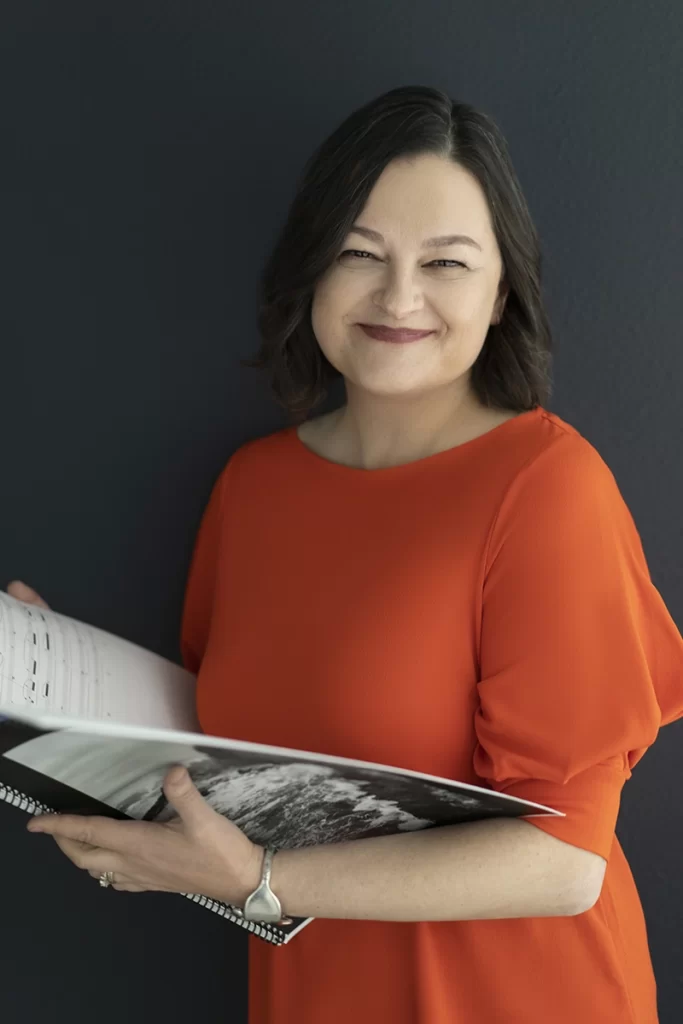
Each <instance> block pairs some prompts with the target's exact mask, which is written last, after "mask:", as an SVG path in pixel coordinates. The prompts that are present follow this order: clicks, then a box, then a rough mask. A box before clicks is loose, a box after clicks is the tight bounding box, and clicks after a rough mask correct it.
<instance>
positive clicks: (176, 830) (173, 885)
mask: <svg viewBox="0 0 683 1024" xmlns="http://www.w3.org/2000/svg"><path fill="white" fill-rule="evenodd" d="M164 793H165V794H166V797H167V799H168V801H169V803H170V804H171V805H172V806H173V807H174V809H175V810H176V811H177V812H178V817H177V818H175V819H174V820H173V821H169V822H163V823H162V822H153V821H119V820H116V819H112V818H104V817H83V816H81V815H75V814H40V815H37V816H36V817H34V818H31V820H30V822H29V823H28V825H27V828H28V830H29V831H30V832H45V833H47V834H48V835H51V836H52V837H53V838H54V840H55V842H56V843H57V845H58V846H59V848H60V849H61V850H62V851H63V852H64V853H65V854H66V855H67V857H68V858H69V859H70V860H72V861H73V863H74V864H75V865H76V867H77V868H81V869H82V870H84V871H87V872H88V873H89V874H90V875H92V877H93V878H99V877H100V875H102V874H104V873H105V872H106V871H111V872H112V873H113V881H112V883H111V884H112V886H113V888H114V889H120V890H123V891H126V892H145V891H148V890H155V891H159V892H182V893H193V894H194V893H196V894H201V895H203V896H209V897H211V898H212V899H217V900H222V901H223V902H224V903H232V904H233V905H235V906H239V907H243V906H244V902H245V900H246V898H247V896H249V894H250V893H251V892H253V890H254V889H256V888H257V886H258V884H259V882H260V880H261V865H262V860H263V853H264V849H263V847H261V846H257V845H256V844H255V843H252V842H251V840H250V839H248V838H247V836H246V835H245V834H244V832H242V831H241V829H239V828H238V827H237V825H235V824H233V822H231V821H229V820H228V819H227V818H224V817H223V815H221V814H218V812H217V811H214V810H213V808H212V807H210V806H209V804H208V803H207V802H206V800H205V799H204V797H203V796H202V795H201V793H200V792H199V790H198V789H197V788H196V786H195V785H194V783H193V782H192V779H191V778H190V776H189V774H188V773H187V771H186V770H185V769H184V768H183V767H182V766H175V767H174V768H172V769H171V770H170V771H169V772H168V774H167V775H166V778H165V780H164Z"/></svg>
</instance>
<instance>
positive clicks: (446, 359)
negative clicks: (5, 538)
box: [13, 87, 683, 1024]
mask: <svg viewBox="0 0 683 1024" xmlns="http://www.w3.org/2000/svg"><path fill="white" fill-rule="evenodd" d="M444 236H446V237H444ZM259 326H260V329H261V334H262V338H263V345H262V349H261V352H260V353H259V355H258V357H257V358H256V359H255V360H253V361H251V362H248V363H247V365H250V366H255V367H259V368H264V369H266V370H267V371H268V374H269V378H270V382H271V386H272V389H273V392H274V394H275V397H276V400H277V401H278V402H279V403H280V404H281V405H282V406H283V408H285V409H286V410H287V412H288V414H289V415H290V417H291V419H292V423H291V424H290V425H289V426H288V427H286V428H284V429H283V430H279V431H276V432H274V433H272V434H270V435H268V436H266V437H263V438H258V439H256V440H252V441H249V442H247V443H246V444H244V445H242V446H241V447H240V448H239V449H238V450H237V451H236V452H235V453H234V455H233V456H232V457H231V458H230V459H229V461H228V463H227V465H226V466H225V468H224V470H223V471H222V473H221V474H220V476H219V478H218V480H217V481H216V483H215V486H214V488H213V491H212V494H211V496H210V499H209V502H208V505H207V508H206V510H205V513H204V517H203V520H202V523H201V526H200V530H199V533H198V537H197V541H196V547H195V551H194V556H193V560H192V565H191V569H190V573H189V577H188V583H187V592H186V598H185V607H184V612H183V623H182V637H181V645H182V655H183V661H184V664H185V665H186V667H188V668H189V669H191V670H192V671H194V672H197V673H198V688H197V706H198V713H199V716H200V720H201V723H202V727H203V729H204V730H205V731H206V732H209V733H214V734H218V735H225V736H231V737H238V738H242V739H247V740H251V741H257V742H261V743H271V744H275V745H278V746H286V747H298V748H303V749H308V750H314V751H321V752H326V753H329V754H335V755H341V756H347V757H353V758H360V759H363V760H370V761H379V762H382V763H388V764H395V765H398V766H401V767H405V768H409V769H414V770H418V771H422V772H426V773H428V774H432V775H437V776H447V777H453V778H457V779H460V780H463V781H466V782H471V783H473V784H479V785H482V784H484V785H489V786H490V787H492V788H494V789H497V790H500V791H503V792H505V793H509V794H511V795H513V796H518V797H523V798H528V799H530V800H533V801H536V802H538V803H542V804H544V805H546V806H551V807H554V808H556V809H558V810H560V811H563V812H564V815H565V816H564V817H561V818H553V817H537V818H533V817H532V818H527V819H496V820H487V821H479V822H472V823H468V824H464V825H459V826H455V827H454V828H449V829H445V828H443V829H438V830H428V831H426V832H418V833H411V834H409V835H400V836H389V837H386V836H385V837H381V838H372V839H365V840H358V841H356V842H350V843H343V844H333V845H320V846H315V847H312V848H309V849H304V850H282V851H280V852H278V853H277V854H276V856H275V858H274V860H273V865H272V876H271V882H270V884H271V887H272V890H273V892H274V893H275V894H276V896H277V897H278V898H279V900H280V903H281V906H282V909H283V912H284V913H285V914H289V915H292V916H309V915H311V916H314V917H315V918H317V920H316V921H315V922H314V923H313V924H311V925H310V926H309V927H308V928H306V929H304V930H303V931H302V932H301V933H300V934H299V935H297V937H296V938H295V939H294V940H293V941H292V942H291V943H290V944H288V945H287V946H285V947H279V948H276V947H271V946H270V945H268V944H267V943H265V942H263V941H262V940H260V939H257V938H254V937H250V940H249V941H250V943H251V945H250V968H249V970H250V978H249V1020H250V1024H294V1022H297V1024H342V1022H343V1024H348V1021H349V1020H354V1021H356V1022H358V1024H360V1022H366V1021H367V1022H370V1021H372V1022H373V1024H374V1022H376V1021H378V1020H381V1021H391V1022H392V1024H455V1022H458V1024H460V1022H462V1024H505V1022H509V1024H513V1022H514V1024H518V1022H520V1021H524V1022H525V1024H548V1022H550V1021H552V1022H553V1024H576V1022H577V1021H583V1022H585V1024H588V1022H596V1024H597V1022H600V1024H612V1022H613V1024H617V1022H619V1024H626V1022H633V1024H636V1022H637V1024H654V1022H655V1021H657V1008H656V986H655V980H654V976H653V971H652V965H651V961H650V956H649V951H648V944H647V935H646V927H645V921H644V918H643V913H642V908H641V904H640V901H639V898H638V893H637V891H636V887H635V884H634V880H633V877H632V875H631V872H630V870H629V866H628V863H627V861H626V859H625V857H624V854H623V851H622V849H621V846H620V844H619V841H618V839H617V837H616V835H615V823H616V819H617V814H618V810H619V802H620V794H621V789H622V787H623V784H624V783H625V782H626V780H627V779H628V778H629V777H630V775H631V770H632V768H633V767H634V765H635V764H636V763H637V761H639V760H640V758H641V757H642V756H643V754H644V753H645V751H646V750H647V748H648V747H649V746H651V744H652V743H653V742H654V740H655V739H656V736H657V732H658V729H659V728H660V726H661V725H662V724H666V723H668V722H671V721H674V720H675V719H677V718H680V717H681V716H683V687H681V685H680V679H681V669H682V668H683V638H681V635H680V633H679V631H678V630H677V628H676V626H675V624H674V622H673V621H672V619H671V617H670V615H669V613H668V611H667V609H666V607H665V605H664V602H663V601H662V598H661V596H660V595H659V593H658V591H657V590H656V589H655V587H654V585H653V584H652V582H651V579H650V575H649V571H648V567H647V564H646V560H645V556H644V553H643V549H642V545H641V542H640V538H639V535H638V532H637V530H636V527H635V524H634V522H633V519H632V517H631V514H630V512H629V510H628V509H627V507H626V505H625V503H624V501H623V498H622V497H621V494H620V491H619V489H618V487H617V484H616V481H615V479H614V477H613V475H612V473H611V472H610V470H609V469H608V467H607V466H606V464H605V463H604V462H603V460H602V459H601V457H600V456H599V454H598V453H597V451H596V450H595V449H594V448H593V447H592V446H591V444H590V443H589V442H588V441H587V440H585V439H584V438H583V437H582V436H581V435H580V434H579V433H578V431H577V430H575V429H574V428H573V427H571V426H570V425H569V424H567V423H566V422H564V421H563V420H561V419H560V418H559V417H557V416H556V415H554V414H553V413H550V412H549V411H547V410H546V409H545V408H544V404H545V403H546V402H547V400H548V398H549V395H550V389H551V385H550V376H549V366H550V347H551V342H550V331H549V326H548V321H547V318H546V314H545V312H544V309H543V305H542V301H541V296H540V255H539V245H538V239H537V235H536V232H535V230H534V227H533V225H532V222H531V218H530V215H529V211H528V209H527V206H526V204H525V201H524V199H523V196H522V191H521V188H520V185H519V182H518V180H517V178H516V175H515V173H514V170H513V168H512V165H511V162H510V158H509V156H508V153H507V150H506V146H505V142H504V140H503V138H502V136H501V133H500V131H499V130H498V128H497V127H496V125H495V124H494V123H493V122H492V120H491V119H490V118H489V117H487V116H485V115H484V114H482V113H479V112H478V111H476V110H474V109H473V108H472V107H470V106H468V105H466V104H460V103H453V102H452V101H451V99H450V98H449V97H448V96H447V95H445V94H443V93H441V92H439V91H437V90H435V89H430V88H423V87H407V88H400V89H395V90H392V91H390V92H389V93H387V94H386V95H384V96H380V97H379V98H378V99H377V100H375V101H374V102H371V103H369V104H367V105H366V106H364V107H363V108H361V109H360V110H358V111H356V112H355V113H353V114H352V115H351V116H350V117H349V118H348V119H347V120H346V121H344V122H343V124H342V125H341V126H340V127H339V128H338V129H337V130H336V131H335V132H334V133H333V134H332V135H331V136H330V138H328V139H327V140H326V141H325V142H324V143H323V144H322V146H321V147H320V148H319V150H318V151H317V152H316V153H315V154H314V155H313V157H312V158H311V160H310V161H309V163H308V164H307V166H306V169H305V173H304V175H303V177H302V180H301V182H300V183H299V186H298V191H297V194H296V196H295V198H294V201H293V204H292V207H291V209H290V212H289V216H288V218H287V221H286V223H285V225H284V228H283V230H282V232H281V235H280V238H279V240H278V242H277V244H276V246H275V248H274V251H273V253H272V255H271V258H270V261H269V263H268V265H267V267H266V270H265V274H264V278H263V289H262V307H261V313H260V318H259ZM412 330H415V331H417V332H419V336H415V337H413V339H412V340H407V339H408V335H407V334H406V333H405V332H407V331H412ZM396 331H399V332H401V333H399V334H396V333H392V332H396ZM335 379H341V380H343V385H344V388H345V392H346V401H345V403H344V404H343V405H341V406H340V407H339V408H337V409H335V410H334V411H332V412H330V413H327V414H325V415H319V416H315V417H313V418H308V417H309V414H310V412H311V411H312V409H314V408H315V406H316V405H317V404H318V403H319V402H320V401H321V399H323V398H324V397H325V395H326V394H327V391H326V385H327V384H328V383H331V382H332V381H333V380H335ZM13 587H14V596H17V597H23V598H24V599H37V600H40V599H39V598H37V595H35V592H29V591H22V590H21V587H20V586H19V585H17V586H15V585H13ZM171 792H172V793H173V791H172V790H171ZM188 799H190V798H189V797H188ZM198 799H200V798H198ZM177 804H182V800H181V799H180V798H178V799H177ZM195 809H196V811H197V814H199V813H200V811H201V810H202V809H201V808H200V807H199V804H196V807H195ZM181 816H182V815H181ZM201 820H202V822H203V821H204V819H201ZM208 820H209V819H208V818H207V819H206V821H207V822H208ZM128 824H130V823H128ZM120 825H121V823H115V825H114V827H115V828H116V829H118V828H119V827H120ZM141 825H142V823H137V822H136V823H133V828H138V827H139V826H141ZM148 827H149V828H157V829H158V828H161V827H162V826H158V825H154V824H152V825H149V826H148ZM51 829H52V831H53V834H55V836H56V838H57V839H58V841H59V842H60V845H61V846H62V848H63V849H64V850H65V852H66V853H67V854H68V855H70V856H72V859H74V860H75V861H76V863H78V864H79V866H81V867H85V868H86V869H90V871H91V873H92V874H94V875H97V874H98V872H99V871H101V870H102V868H103V867H105V866H107V865H111V866H112V870H114V879H115V882H116V881H118V883H119V887H121V888H126V887H128V888H132V889H133V890H135V889H138V890H139V889H142V888H149V887H154V886H153V885H152V881H153V880H152V876H151V868H150V869H149V874H148V875H145V874H144V872H143V871H142V869H139V870H138V869H135V870H134V869H133V867H130V866H127V865H128V862H127V861H125V860H122V859H119V860H115V859H114V855H113V853H112V851H111V850H109V851H107V850H105V849H98V850H97V851H96V854H97V858H99V859H97V858H96V857H95V854H94V853H92V854H89V855H88V856H85V855H81V856H80V858H79V857H78V856H77V855H76V852H75V851H76V847H75V846H74V845H73V842H74V840H73V839H72V840H69V839H68V838H65V837H66V836H67V835H68V830H66V831H63V832H62V833H60V832H59V826H58V825H54V819H53V824H52V826H51ZM205 831H206V835H207V836H208V835H209V834H210V829H209V827H208V825H207V826H206V830H205ZM112 834H113V833H112ZM152 834H153V835H156V833H150V835H152ZM87 838H90V839H91V846H92V845H94V846H97V847H106V846H107V845H108V844H107V843H105V842H104V841H101V842H97V840H98V838H99V833H97V832H96V831H94V832H92V833H88V834H87ZM233 838H234V837H233ZM240 838H241V839H243V838H244V837H243V836H242V835H240ZM231 841H232V839H231V837H230V836H228V835H226V836H225V837H224V839H222V840H220V841H218V840H216V842H215V844H214V847H215V849H216V850H218V849H219V848H220V847H221V842H223V843H224V848H225V849H227V848H228V845H229V843H230V842H231ZM70 842H71V843H72V845H68V844H69V843H70ZM112 842H113V841H112ZM164 842H165V840H164V841H163V842H162V841H161V840H159V844H160V845H158V846H157V847H156V848H155V854H156V857H157V862H158V863H160V864H161V863H163V864H165V863H168V864H170V863H171V862H172V861H173V858H174V857H175V853H174V849H175V848H173V847H172V844H171V845H168V847H166V846H164ZM206 844H207V846H208V838H207V840H206ZM143 845H144V844H143ZM200 845H201V844H200ZM243 852H244V858H245V859H244V863H245V865H246V864H247V862H248V870H246V868H245V873H244V875H243V876H242V882H243V897H246V895H247V894H248V893H249V892H251V891H253V889H254V888H255V887H256V885H257V884H258V881H259V877H260V868H261V863H262V858H259V857H257V858H254V859H252V858H250V857H248V856H247V852H248V847H246V846H244V847H243ZM259 852H260V854H262V853H263V851H259ZM141 856H142V855H140V857H141ZM107 857H109V858H110V859H109V860H107ZM149 859H150V862H151V858H149ZM183 870H185V871H186V872H187V871H188V870H189V868H184V869H183ZM117 871H118V872H119V873H118V874H117ZM136 871H137V874H136ZM169 871H170V869H169ZM176 876H177V878H176V881H175V883H174V884H176V885H177V886H178V887H179V891H183V889H182V887H181V883H182V882H184V883H185V890H184V891H190V892H193V891H199V890H197V889H196V888H192V887H191V885H190V884H189V881H188V878H187V876H186V875H185V876H184V875H183V874H182V871H181V869H180V868H178V870H177V872H176ZM126 883H127V884H126ZM166 887H167V888H168V887H170V888H172V887H173V886H172V884H170V883H168V880H167V884H166ZM202 891H204V890H202Z"/></svg>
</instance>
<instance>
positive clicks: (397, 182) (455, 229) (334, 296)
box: [311, 154, 505, 395]
mask: <svg viewBox="0 0 683 1024" xmlns="http://www.w3.org/2000/svg"><path fill="white" fill-rule="evenodd" d="M356 224H357V225H359V226H360V227H362V228H366V229H369V230H372V231H373V232H378V234H379V235H381V238H380V237H373V238H368V237H367V236H362V235H361V234H358V233H356V231H354V230H351V231H350V232H349V234H348V235H347V237H346V239H345V240H344V243H343V245H342V246H341V248H340V250H339V252H338V254H337V258H336V260H335V262H334V263H333V265H332V266H331V267H330V268H329V269H328V271H327V272H326V274H325V275H324V277H323V278H322V280H321V281H319V282H318V285H317V287H316V290H315V294H314V297H313V304H312V313H311V323H312V327H313V331H314V333H315V336H316V338H317V340H318V343H319V345H320V347H321V349H322V351H323V352H324V353H325V355H326V357H327V358H328V359H329V361H330V363H332V365H333V366H335V367H336V368H337V369H338V370H339V371H340V372H341V373H342V374H343V375H344V377H345V378H346V385H347V389H348V388H349V387H354V386H355V387H356V388H360V389H362V390H364V391H369V392H373V393H376V394H378V395H380V394H383V395H400V394H403V393H408V392H410V393H419V392H423V391H424V392H430V391H433V390H434V389H435V388H439V387H443V386H444V385H448V386H450V388H451V390H452V386H453V385H454V384H455V386H456V387H457V386H458V382H459V383H460V385H462V386H463V387H464V389H465V390H468V389H467V387H465V385H467V383H468V381H469V373H468V371H469V369H470V367H471V366H472V364H473V363H474V362H475V361H476V359H477V356H478V355H479V352H480V351H481V348H482V346H483V344H484V341H485V339H486V334H487V331H488V328H489V325H490V324H491V323H495V322H497V320H498V319H499V318H500V315H501V314H502V307H503V304H504V301H505V293H504V291H502V290H501V294H500V295H499V284H500V280H501V274H502V270H503V266H502V260H501V255H500V251H499V249H498V244H497V242H496V238H495V235H494V232H493V226H492V224H491V218H490V214H489V210H488V205H487V203H486V199H485V197H484V193H483V192H482V190H481V188H480V186H479V183H478V182H477V180H476V178H474V177H473V176H472V175H471V174H470V173H469V172H468V171H466V170H465V169H464V168H463V167H460V166H459V165H457V164H454V163H453V162H452V161H450V160H444V159H443V158H441V157H438V156H434V155H431V154H430V155H422V156H419V157H414V158H411V159H401V160H397V161H394V162H393V163H391V164H389V165H388V166H387V167H386V168H385V169H384V171H383V172H382V174H381V176H380V177H379V179H378V180H377V182H376V183H375V186H374V188H373V190H372V192H371V194H370V196H369V198H368V201H367V203H366V205H365V207H364V209H363V211H362V213H361V214H360V215H359V216H358V217H357V218H356ZM455 234H457V235H464V236H469V238H471V239H472V240H473V242H475V243H476V245H472V244H470V243H468V242H467V241H465V240H461V241H457V242H453V243H451V244H447V245H444V244H440V245H434V244H430V245H429V246H427V247H424V245H423V243H424V242H425V240H426V239H430V238H433V237H435V236H443V235H455ZM359 323H366V324H380V325H382V326H386V327H408V328H413V329H417V330H431V331H433V332H434V333H433V334H430V335H428V336H427V337H425V338H422V339H420V340H418V341H413V342H410V343H408V344H394V345H392V344H387V343H386V342H383V341H375V340H374V339H372V338H370V337H369V336H368V335H367V334H365V333H364V331H363V330H361V328H360V327H359V326H358V324H359Z"/></svg>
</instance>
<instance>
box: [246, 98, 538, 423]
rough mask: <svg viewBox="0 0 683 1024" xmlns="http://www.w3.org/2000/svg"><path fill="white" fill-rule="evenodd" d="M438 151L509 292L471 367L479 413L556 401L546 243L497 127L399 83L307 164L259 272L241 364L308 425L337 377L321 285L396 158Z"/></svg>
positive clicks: (465, 109)
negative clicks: (251, 339)
mask: <svg viewBox="0 0 683 1024" xmlns="http://www.w3.org/2000/svg"><path fill="white" fill-rule="evenodd" d="M428 153H432V154H436V155H438V156H441V157H444V158H447V159H450V160H452V161H453V162H454V163H456V164H459V165H461V166H462V167H464V168H466V169H467V170H468V171H469V172H470V173H471V174H472V175H474V177H475V178H476V179H477V181H478V182H479V185H480V186H481V188H482V190H483V192H484V195H485V197H486V200H487V202H488V206H489V210H490V214H491V219H492V224H493V230H494V232H495V236H496V239H497V242H498V246H499V249H500V253H501V256H502V263H503V277H504V279H505V283H506V285H507V288H508V295H507V300H506V302H505V307H504V310H503V315H502V317H501V320H500V322H499V323H498V324H491V325H490V327H489V329H488V332H487V335H486V339H485V341H484V344H483V346H482V349H481V352H480V353H479V356H478V357H477V360H476V362H475V363H474V364H473V365H472V368H471V375H470V386H471V387H472V389H473V390H474V392H475V393H476V395H477V396H478V398H479V401H480V402H481V403H482V405H484V406H487V407H491V408H496V409H507V410H513V411H516V412H525V411H528V410H530V409H534V408H535V407H536V406H538V405H546V404H547V402H548V400H549V398H550V395H551V393H552V378H551V363H552V354H551V346H552V339H551V332H550V325H549V322H548V318H547V315H546V312H545V309H544V306H543V302H542V299H541V253H540V245H539V239H538V235H537V232H536V229H535V227H534V224H533V222H532V219H531V215H530V213H529V209H528V207H527V204H526V201H525V199H524V196H523V194H522V189H521V186H520V183H519V181H518V179H517V175H516V173H515V171H514V168H513V166H512V162H511V159H510V156H509V153H508V149H507V145H506V142H505V139H504V137H503V135H502V133H501V131H500V129H499V128H498V127H497V125H496V124H495V122H494V121H493V120H492V118H491V117H489V116H488V115H487V114H484V113H481V112H480V111H478V110H476V109H475V108H474V107H472V106H470V105H469V104H466V103H457V102H454V101H453V100H452V99H451V98H450V97H449V96H448V95H447V94H446V93H444V92H441V91H440V90H438V89H432V88H429V87H427V86H403V87H401V88H398V89H392V90H390V91H389V92H386V93H384V94H383V95H381V96H379V97H378V98H377V99H374V100H372V101H371V102H369V103H367V104H365V105H364V106H362V107H360V108H358V109H357V110H356V111H354V112H353V113H352V114H351V115H350V116H349V117H347V118H346V119H345V120H344V121H343V122H342V123H341V124H340V125H339V127H338V128H337V129H336V130H335V131H334V132H333V133H332V134H331V135H330V136H328V138H326V139H325V140H324V141H323V142H322V144H321V145H320V146H319V147H318V148H317V149H316V150H315V151H314V152H313V154H312V155H311V157H310V158H309V159H308V161H307V163H306V164H305V166H304V168H303V171H302V173H301V175H300V177H299V180H298V182H297V187H296V191H295V195H294V198H293V200H292V202H291V205H290V208H289V211H288V214H287V217H286V220H285V223H284V225H283V227H282V229H281V231H280V233H279V236H278V237H277V240H276V242H275V244H274V246H273V248H272V251H271V253H270V255H269V258H268V260H267V262H266V264H265V267H264V269H263V272H262V275H261V280H260V290H259V295H258V315H257V322H258V329H259V334H260V338H261V343H260V348H259V351H258V352H257V354H256V356H254V357H253V358H251V359H242V360H240V363H241V365H242V366H245V367H249V368H252V369H259V370H266V372H267V374H268V379H269V384H270V388H271V390H272V392H273V395H274V397H275V401H276V402H277V403H278V404H279V405H280V406H281V407H282V408H284V409H285V410H286V412H287V414H288V416H289V419H290V421H291V422H293V423H297V424H298V423H301V422H303V420H305V419H306V418H307V417H308V415H309V414H310V412H311V411H312V410H313V409H314V408H315V407H316V406H318V405H319V404H320V403H321V402H323V401H324V399H325V398H326V397H327V394H328V385H329V384H330V382H331V381H333V380H334V379H335V378H338V377H341V376H342V375H341V373H340V372H339V370H337V368H336V367H334V366H333V365H332V364H331V363H330V362H329V360H328V359H327V357H326V356H325V354H324V352H323V351H322V349H321V348H320V346H319V344H318V341H317V339H316V336H315V334H314V332H313V328H312V326H311V306H312V301H313V294H314V291H315V287H316V284H317V282H318V281H319V280H320V278H321V277H322V276H323V274H325V272H326V271H327V270H328V269H329V267H330V266H331V265H332V263H333V262H334V260H335V258H336V257H337V255H338V253H339V251H340V248H341V246H342V244H343V242H344V239H345V237H346V235H347V234H348V232H349V230H350V228H351V225H352V224H353V223H354V222H355V220H356V218H357V216H358V214H359V213H360V212H361V211H362V209H363V207H364V205H365V203H366V201H367V199H368V197H369V195H370V192H371V191H372V188H373V186H374V184H375V182H376V181H377V179H378V178H379V176H380V174H381V173H382V171H383V170H384V168H385V167H386V166H387V164H389V163H390V162H391V161H392V160H396V159H398V158H401V157H405V158H408V157H413V156H418V155H421V154H428Z"/></svg>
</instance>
